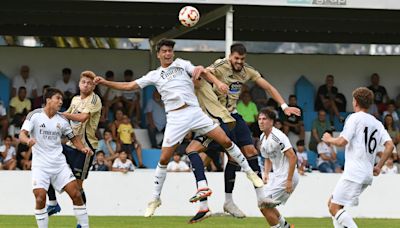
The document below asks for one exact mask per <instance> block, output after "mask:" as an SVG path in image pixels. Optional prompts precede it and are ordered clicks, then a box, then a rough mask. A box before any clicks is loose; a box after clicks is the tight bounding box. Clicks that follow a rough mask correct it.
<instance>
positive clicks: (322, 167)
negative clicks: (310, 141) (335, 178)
mask: <svg viewBox="0 0 400 228" xmlns="http://www.w3.org/2000/svg"><path fill="white" fill-rule="evenodd" d="M325 132H326V133H329V134H330V135H332V131H325ZM317 151H318V155H319V158H318V170H319V171H320V172H321V173H341V172H342V170H341V168H340V166H339V165H338V164H337V162H336V147H335V146H333V145H330V144H329V143H325V142H323V141H321V142H320V143H318V147H317Z"/></svg>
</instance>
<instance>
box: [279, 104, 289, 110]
mask: <svg viewBox="0 0 400 228" xmlns="http://www.w3.org/2000/svg"><path fill="white" fill-rule="evenodd" d="M287 108H289V106H288V105H287V104H286V103H283V104H281V109H282V110H283V111H285V109H287Z"/></svg>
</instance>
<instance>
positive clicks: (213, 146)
mask: <svg viewBox="0 0 400 228" xmlns="http://www.w3.org/2000/svg"><path fill="white" fill-rule="evenodd" d="M232 117H233V118H235V120H236V125H235V127H234V128H233V129H232V130H229V128H228V125H227V124H225V123H223V122H222V121H220V126H221V128H222V129H223V130H224V131H225V133H226V135H227V136H228V137H229V138H230V139H231V140H232V141H233V142H234V143H235V144H236V145H237V146H238V147H239V148H240V147H243V146H247V145H253V138H252V134H251V132H250V128H249V127H248V126H247V124H246V122H245V121H244V120H243V118H242V116H241V115H240V114H238V113H235V114H232ZM220 151H225V149H224V148H222V146H220V145H219V144H218V143H217V142H215V141H212V142H211V143H210V144H208V147H207V151H206V153H210V152H212V153H214V152H220Z"/></svg>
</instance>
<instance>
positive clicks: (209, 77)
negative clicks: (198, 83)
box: [201, 69, 229, 94]
mask: <svg viewBox="0 0 400 228" xmlns="http://www.w3.org/2000/svg"><path fill="white" fill-rule="evenodd" d="M201 77H202V78H204V79H206V80H207V81H208V82H210V83H213V84H215V85H216V86H217V88H218V90H219V91H221V92H223V93H225V94H227V93H228V90H229V87H228V85H226V84H225V83H223V82H221V81H220V80H219V79H218V78H217V77H215V75H213V74H212V73H211V71H210V70H209V69H204V71H203V72H202V74H201Z"/></svg>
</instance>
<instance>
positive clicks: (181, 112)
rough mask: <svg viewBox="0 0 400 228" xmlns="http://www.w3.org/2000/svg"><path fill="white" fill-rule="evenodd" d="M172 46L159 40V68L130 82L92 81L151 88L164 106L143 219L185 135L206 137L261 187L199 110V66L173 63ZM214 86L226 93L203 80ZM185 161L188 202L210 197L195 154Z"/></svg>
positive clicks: (153, 205)
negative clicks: (190, 181) (191, 191)
mask: <svg viewBox="0 0 400 228" xmlns="http://www.w3.org/2000/svg"><path fill="white" fill-rule="evenodd" d="M174 45H175V42H174V41H172V40H167V39H162V40H160V41H159V42H158V43H157V47H156V49H157V58H158V59H159V60H160V64H161V66H160V67H159V68H157V69H156V70H153V71H150V72H149V73H147V75H145V76H143V77H141V78H139V79H137V80H135V81H132V82H112V81H106V80H105V79H103V78H102V77H96V80H95V81H96V82H97V83H100V84H104V85H106V86H109V87H112V88H115V89H120V90H134V89H137V88H144V87H146V86H148V85H155V86H156V88H157V90H158V92H159V93H160V94H161V98H162V100H163V102H164V104H165V111H166V112H167V113H168V114H167V126H166V129H165V133H164V140H163V145H162V149H161V156H160V161H159V163H158V165H157V168H156V173H155V179H154V192H153V200H152V201H151V202H150V203H149V205H148V208H147V210H146V212H145V217H149V216H152V215H153V214H154V212H155V210H156V208H157V207H159V206H160V205H161V200H160V194H161V189H162V186H163V184H164V181H165V177H166V171H167V165H168V162H169V160H170V159H171V157H172V155H173V153H174V151H175V149H176V147H177V146H178V145H179V143H180V142H182V140H183V138H184V137H185V135H186V134H187V133H188V132H190V131H194V132H197V133H198V134H200V135H207V137H210V138H212V139H214V140H215V141H216V142H217V143H219V144H221V145H222V146H223V147H224V148H225V149H226V151H228V153H229V154H230V155H231V156H232V157H233V158H234V159H235V161H236V162H238V163H239V164H240V166H241V167H242V168H243V170H244V171H245V172H246V174H247V177H248V178H249V179H250V180H251V181H252V182H253V184H254V185H255V186H258V187H261V186H263V182H262V179H261V178H259V177H258V176H257V174H256V173H255V172H254V171H252V169H251V168H250V166H249V164H248V162H247V161H246V158H245V157H244V156H243V154H242V153H241V152H240V149H239V148H238V147H237V146H236V144H234V143H233V142H232V141H231V140H230V139H229V138H228V137H227V136H226V134H225V133H224V131H223V130H222V129H221V127H219V126H218V124H215V123H214V122H213V121H212V119H210V118H209V117H208V116H207V115H206V114H205V113H204V112H203V111H202V110H201V108H200V107H199V103H198V101H197V97H196V96H195V92H194V85H193V82H192V77H193V78H198V77H199V76H200V75H202V76H204V74H203V72H204V71H205V70H204V68H203V67H202V66H196V67H195V66H194V65H193V64H192V63H190V62H189V61H187V60H183V59H180V58H177V59H175V60H174V49H173V48H174ZM204 77H205V78H206V79H208V80H210V81H212V82H213V83H214V84H216V86H217V88H219V89H220V90H222V91H227V87H226V85H225V84H223V83H221V82H220V81H218V80H217V79H216V78H215V77H212V76H211V77H208V76H204ZM188 156H189V159H190V161H191V163H192V166H193V172H194V175H195V178H196V182H197V187H198V192H197V193H196V195H195V196H194V197H192V198H191V199H190V201H192V202H195V201H197V200H201V199H202V198H204V197H207V196H209V195H211V190H210V189H209V188H208V185H207V181H206V178H205V175H204V166H203V162H202V160H201V158H200V156H199V155H198V154H197V153H190V154H189V155H188Z"/></svg>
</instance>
